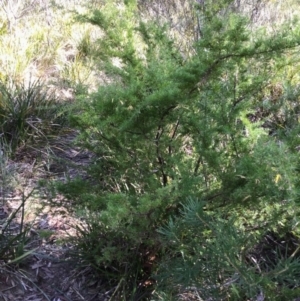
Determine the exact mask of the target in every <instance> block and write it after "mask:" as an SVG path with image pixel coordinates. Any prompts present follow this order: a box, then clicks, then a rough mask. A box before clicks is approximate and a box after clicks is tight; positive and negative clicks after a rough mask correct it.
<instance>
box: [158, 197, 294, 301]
mask: <svg viewBox="0 0 300 301" xmlns="http://www.w3.org/2000/svg"><path fill="white" fill-rule="evenodd" d="M236 218H238V217H236ZM239 227H240V223H239V222H238V223H237V220H236V219H229V220H228V219H223V218H220V217H219V216H218V214H217V213H216V212H210V211H209V210H207V202H205V201H199V200H193V199H190V200H188V201H187V202H185V204H183V205H182V210H181V214H180V216H178V217H176V218H174V219H170V221H169V223H168V224H167V225H166V226H165V227H163V228H161V229H160V230H159V232H160V233H161V234H162V235H163V238H162V239H163V241H164V242H165V243H166V244H167V245H168V247H167V250H168V252H167V253H166V256H165V258H164V259H163V260H162V261H161V264H160V268H159V269H158V272H157V280H158V283H159V285H158V287H160V288H159V289H158V295H159V292H160V291H162V292H169V293H171V292H172V291H173V294H178V293H179V292H180V290H181V291H182V290H185V289H186V288H188V287H194V289H195V290H196V291H197V292H198V294H199V295H200V297H201V298H204V299H206V298H211V297H213V298H217V299H221V300H244V299H248V298H257V297H258V296H259V295H260V294H261V295H262V296H264V298H266V300H291V298H292V297H296V296H297V294H299V286H300V281H299V267H300V258H299V254H298V251H299V238H298V237H295V238H293V237H291V236H288V235H287V234H285V237H280V236H278V235H277V234H274V233H270V232H269V233H268V232H267V231H268V230H267V228H266V227H264V228H261V230H260V231H249V229H248V228H247V229H246V230H242V229H241V228H239ZM293 240H294V243H295V242H297V241H298V243H296V244H294V243H293ZM170 288H171V290H170ZM176 288H177V289H176Z"/></svg>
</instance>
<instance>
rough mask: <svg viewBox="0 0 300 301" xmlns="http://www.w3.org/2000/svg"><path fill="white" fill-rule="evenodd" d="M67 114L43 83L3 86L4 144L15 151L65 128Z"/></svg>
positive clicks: (1, 117) (0, 86)
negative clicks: (62, 127) (63, 123)
mask: <svg viewBox="0 0 300 301" xmlns="http://www.w3.org/2000/svg"><path fill="white" fill-rule="evenodd" d="M62 116H63V111H62V110H61V106H60V105H59V103H58V102H57V100H56V98H55V97H54V95H51V94H49V92H48V91H46V89H45V87H44V86H43V84H42V83H41V82H40V81H30V82H29V83H28V84H25V83H23V84H19V83H17V82H9V81H7V82H1V83H0V129H1V141H2V145H6V146H9V148H8V149H11V151H12V152H14V151H15V150H16V149H17V147H18V146H21V145H25V144H28V143H36V142H37V141H41V140H44V141H45V140H47V138H48V137H49V136H50V135H52V134H54V133H55V132H58V131H59V130H60V128H61V126H62V121H63V117H62Z"/></svg>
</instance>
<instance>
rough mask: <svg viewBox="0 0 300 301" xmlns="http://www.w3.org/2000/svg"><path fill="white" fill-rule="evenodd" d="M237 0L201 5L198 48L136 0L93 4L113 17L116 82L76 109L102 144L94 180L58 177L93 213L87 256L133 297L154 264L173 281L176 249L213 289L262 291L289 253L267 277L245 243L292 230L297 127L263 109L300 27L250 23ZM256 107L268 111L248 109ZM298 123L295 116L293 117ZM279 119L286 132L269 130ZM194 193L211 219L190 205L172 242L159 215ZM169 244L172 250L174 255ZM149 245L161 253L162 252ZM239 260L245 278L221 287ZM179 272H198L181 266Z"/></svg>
mask: <svg viewBox="0 0 300 301" xmlns="http://www.w3.org/2000/svg"><path fill="white" fill-rule="evenodd" d="M228 2H230V1H217V2H216V3H215V2H214V3H213V4H211V6H209V5H208V7H207V10H202V9H199V11H198V13H199V15H201V17H202V21H203V26H202V28H201V30H202V31H201V34H202V36H201V39H199V41H198V42H197V43H195V45H194V55H192V56H191V57H190V58H189V59H187V60H184V59H183V57H182V55H181V53H180V50H179V49H178V47H176V43H174V41H173V40H172V39H171V38H170V36H169V35H168V30H167V26H166V27H163V28H162V27H159V26H157V25H156V24H154V23H153V22H147V23H146V22H143V21H142V20H141V19H140V18H139V16H138V12H137V8H136V5H135V1H126V2H125V3H126V5H125V4H124V6H122V5H121V4H120V5H119V6H116V5H114V4H115V3H113V2H109V1H108V2H107V3H106V4H105V5H104V6H103V9H102V10H101V11H94V12H91V14H90V15H87V16H83V18H82V19H84V20H87V21H89V22H91V23H92V24H94V25H97V26H99V27H100V28H101V29H102V31H103V38H102V39H101V40H100V41H99V47H95V49H98V51H99V59H100V60H101V62H100V63H99V65H100V67H102V68H103V70H104V72H105V75H106V77H107V85H105V86H100V87H99V89H98V91H97V92H96V93H94V94H91V95H83V96H82V97H81V98H80V100H79V104H78V107H77V110H78V111H77V112H75V113H74V115H73V116H72V122H73V125H75V126H76V127H77V128H78V130H79V131H80V136H79V138H78V143H79V145H81V146H82V147H85V148H87V149H88V150H90V151H91V152H93V153H94V154H95V160H94V161H93V163H92V164H91V166H90V168H89V171H88V172H89V176H90V186H86V187H84V186H83V187H76V186H77V185H78V183H79V182H77V183H75V184H74V183H69V184H67V185H66V186H65V187H64V186H61V185H60V187H59V188H60V191H62V192H65V195H66V196H67V197H68V198H70V199H73V200H74V201H75V203H77V206H78V210H79V212H80V213H81V214H82V213H85V214H84V216H85V220H86V224H87V227H84V228H78V231H79V234H80V236H79V238H77V239H75V242H76V245H77V248H78V249H77V253H78V254H80V258H81V261H82V262H84V263H85V264H90V265H92V266H93V267H95V268H96V269H98V270H99V271H101V272H102V273H103V274H104V275H103V277H107V279H109V280H110V281H112V282H115V283H120V282H122V283H123V281H124V282H125V283H126V284H129V283H130V285H129V286H130V287H131V292H130V290H129V291H128V290H127V289H126V288H124V287H123V288H124V290H122V294H123V298H124V299H126V298H129V299H130V298H132V296H133V295H132V291H133V289H132V288H133V287H134V285H136V286H137V287H138V283H145V277H146V278H148V280H147V281H150V282H151V281H152V280H151V273H152V274H155V271H156V268H157V262H156V261H160V260H162V261H161V262H160V266H161V267H163V268H165V271H166V273H167V274H168V273H170V274H169V276H168V275H167V276H166V279H167V280H168V281H169V282H168V284H169V285H171V284H172V282H173V278H174V277H175V276H174V277H173V275H175V274H174V273H175V272H176V271H174V273H173V272H171V270H172V269H169V267H170V266H172V265H173V263H174V262H176V265H174V266H177V261H176V260H177V259H178V266H179V265H181V264H183V265H184V264H185V263H187V266H186V267H185V268H186V269H185V270H184V271H185V272H186V273H195V277H194V278H192V279H194V280H195V281H197V285H198V284H199V286H201V285H202V286H203V289H204V290H206V296H207V297H209V294H210V293H213V294H218V295H219V296H223V297H228V298H231V297H232V298H235V299H236V300H238V298H241V299H239V300H242V298H243V297H244V296H245V297H246V296H247V297H248V296H255V294H258V293H259V292H257V290H258V291H259V287H258V286H257V287H255V288H253V284H254V283H257V284H258V285H259V286H261V287H262V288H263V292H264V293H266V292H269V291H270V294H273V295H275V291H276V290H277V288H278V287H277V286H276V284H274V283H273V282H272V281H273V280H272V279H270V278H272V277H277V274H276V273H277V272H278V273H279V272H280V267H278V268H277V267H274V269H273V270H274V271H276V273H275V275H273V276H272V277H271V276H270V277H266V278H264V277H262V276H261V275H257V274H256V273H255V269H254V268H253V267H252V266H250V267H248V266H247V265H245V263H244V262H243V260H241V258H240V256H241V253H242V251H243V250H245V252H247V251H249V250H250V249H251V247H253V246H254V244H255V243H257V241H258V237H261V236H263V235H264V234H265V233H264V232H263V231H262V232H258V233H256V232H255V231H252V230H251V229H252V228H253V229H260V228H261V227H266V228H267V227H269V228H268V230H269V231H270V230H272V231H279V230H280V228H281V229H283V228H285V229H288V231H290V230H291V229H292V224H293V223H294V221H293V218H294V217H293V213H291V211H289V210H291V208H292V206H293V205H294V204H295V201H296V200H297V196H298V189H299V187H298V183H297V178H298V177H297V170H296V167H295V166H297V165H298V156H295V151H294V150H291V145H292V143H291V141H290V140H289V139H285V140H280V139H279V136H280V135H279V134H280V133H279V129H278V128H275V129H274V128H273V127H272V128H271V127H268V126H266V124H264V122H265V121H266V118H264V116H263V115H262V116H258V113H259V110H260V106H261V102H262V101H264V100H267V98H268V97H269V95H268V93H267V92H266V82H268V81H269V80H272V79H273V80H274V81H275V80H277V79H279V78H280V76H281V73H280V72H279V71H280V70H282V69H281V68H283V66H286V65H287V64H288V62H287V61H286V60H285V57H284V56H283V53H284V52H285V51H288V50H289V49H292V48H294V47H296V46H297V45H299V40H300V39H299V36H298V35H297V31H295V34H288V31H287V29H286V28H283V29H282V32H281V33H276V34H274V35H267V34H266V32H265V31H263V30H257V31H254V30H253V31H250V29H249V28H248V26H247V19H246V18H244V17H241V16H239V15H237V14H235V13H233V12H232V11H231V10H230V5H229V6H228ZM225 8H226V9H225ZM274 62H277V63H278V65H276V63H274ZM276 72H277V73H276ZM291 85H292V86H294V85H293V84H292V83H291ZM250 114H254V115H255V116H256V117H260V118H258V120H257V121H255V120H254V119H253V120H251V118H250ZM268 116H269V115H268ZM274 119H275V117H273V119H272V120H274ZM289 127H290V128H293V129H294V128H295V127H296V122H295V119H294V121H293V122H291V124H290V125H289ZM271 129H272V130H275V134H276V135H270V134H269V130H271ZM280 137H281V136H280ZM293 143H295V142H293ZM265 152H266V153H265ZM277 156H278V158H280V160H277ZM188 196H193V197H199V198H200V197H201V199H203V200H206V204H205V206H206V211H207V212H208V213H206V211H205V213H204V216H203V218H202V219H203V221H204V222H203V221H201V223H200V224H199V223H198V222H199V221H198V219H197V216H194V215H193V216H192V218H193V219H194V220H195V221H194V222H193V223H194V224H193V225H192V226H191V225H190V224H189V223H188V222H186V221H185V219H186V214H185V213H182V214H181V215H183V217H179V218H178V224H179V225H181V224H182V227H183V230H180V233H179V236H180V237H179V240H178V242H176V241H175V242H176V244H175V245H174V247H175V251H174V250H173V249H172V248H173V247H172V238H170V236H165V237H164V238H161V237H160V236H159V235H158V233H157V232H156V229H158V228H160V227H162V226H163V225H164V224H165V223H167V222H168V221H169V220H170V217H174V219H175V220H176V223H177V217H178V216H181V215H180V210H181V207H182V202H183V201H184V200H185V199H186V198H187V197H188ZM285 203H288V205H287V206H285ZM195 206H196V205H195ZM195 206H194V205H193V206H192V205H190V208H192V209H188V211H189V212H192V211H193V210H196V209H197V208H194V207H195ZM197 210H198V209H197ZM197 210H196V211H195V212H197ZM199 210H200V209H199ZM199 210H198V211H199ZM260 213H261V216H259V218H257V215H259V214H260ZM264 219H265V220H264ZM278 224H280V225H283V226H282V227H280V226H278ZM176 227H177V226H176ZM197 227H200V228H199V229H198V228H197ZM249 229H250V230H251V231H250V230H249ZM198 230H199V231H200V233H199V237H198V236H196V237H195V233H197V231H198ZM247 230H249V231H250V234H249V235H248V234H247V233H246V232H247ZM164 239H167V241H166V244H165V245H164V244H163V243H162V240H164ZM202 242H203V243H204V244H203V246H202V245H201V243H202ZM181 243H182V244H183V246H181ZM182 248H183V249H184V248H187V251H185V250H183V251H184V252H187V254H188V257H190V259H189V261H187V262H185V261H183V262H182V257H181V256H182V254H181V249H182ZM215 248H217V249H218V252H217V253H216V254H215V253H214V249H215ZM168 252H170V261H168V257H163V254H164V253H167V254H168ZM202 253H203V258H202V257H201V256H202ZM152 254H154V255H153V256H152ZM199 254H200V255H199ZM148 255H151V257H152V258H156V260H155V261H151V262H150V263H151V264H149V256H148ZM197 256H200V259H201V260H200V259H199V260H198V259H195V258H197ZM173 260H174V261H173ZM284 260H285V261H284ZM284 260H283V261H278V262H280V264H279V263H278V264H279V265H280V266H281V264H285V263H288V265H289V269H291V271H294V270H293V269H294V268H297V267H298V264H299V263H298V261H297V260H296V259H295V261H292V260H291V261H289V258H284ZM194 264H196V267H197V269H199V271H200V270H202V265H203V269H204V271H203V275H205V277H204V276H203V277H202V276H201V275H200V276H199V275H198V274H197V273H198V270H197V269H196V268H195V269H194ZM149 266H150V268H149ZM146 267H148V268H147V269H146ZM210 267H211V268H210ZM172 271H173V270H172ZM178 271H179V273H178V276H180V275H179V274H180V273H181V272H180V269H179V270H178ZM178 271H177V272H178ZM289 271H290V270H289ZM159 273H160V272H159ZM210 273H211V275H210ZM235 273H238V282H236V281H234V283H233V284H232V285H230V286H228V287H227V286H226V289H223V287H224V283H225V282H226V281H227V279H228V280H230V279H233V278H232V277H234V274H235ZM219 275H221V278H222V279H221V280H220V279H218V277H219ZM279 275H281V273H279ZM282 275H286V274H284V273H283V274H282ZM159 276H160V275H159V274H158V278H159ZM278 277H279V276H278ZM280 277H281V276H280ZM132 279H134V281H132ZM174 279H175V278H174ZM186 279H188V277H186ZM276 279H277V278H276ZM278 279H279V278H278ZM280 279H281V278H280ZM280 281H281V280H280ZM174 282H175V283H176V284H178V285H182V286H183V287H185V286H186V285H192V283H185V282H184V279H183V278H182V279H181V280H178V281H177V280H176V281H175V280H174ZM151 283H152V284H153V281H152V282H151ZM236 283H238V284H236ZM270 283H271V287H269V286H268V285H269V284H270ZM116 285H117V284H116ZM215 285H217V287H216V289H215V290H211V289H210V288H213V287H214V286H215ZM297 285H298V283H297ZM117 287H119V286H117ZM127 288H128V287H127ZM221 288H222V289H221Z"/></svg>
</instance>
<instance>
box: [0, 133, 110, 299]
mask: <svg viewBox="0 0 300 301" xmlns="http://www.w3.org/2000/svg"><path fill="white" fill-rule="evenodd" d="M73 138H74V135H73V134H72V135H71V137H70V135H69V136H68V137H67V139H64V141H70V142H71V141H72V139H73ZM91 157H92V155H91V154H90V153H88V152H86V151H82V150H80V149H78V148H76V147H73V146H72V144H71V143H69V144H66V143H65V142H64V145H63V146H62V145H60V144H59V142H56V143H55V144H54V145H52V146H50V147H48V146H47V148H43V149H40V150H32V149H31V150H24V149H23V150H21V151H20V152H19V153H18V154H17V155H16V157H15V159H14V160H8V159H7V160H6V161H5V162H4V160H2V161H3V162H2V163H3V164H1V166H0V167H1V170H0V171H2V172H1V175H0V176H1V177H0V180H1V185H0V186H1V187H0V189H1V191H0V196H1V200H2V201H1V202H0V230H1V232H0V249H1V243H4V242H5V241H6V239H7V238H8V237H10V238H11V237H15V236H16V235H18V234H19V233H20V228H21V225H23V226H22V229H26V238H27V241H26V245H25V246H24V248H23V252H22V254H26V255H27V256H24V258H22V259H21V260H19V261H18V262H12V263H11V262H7V261H5V260H3V259H2V258H1V257H0V300H4V301H44V300H45V301H79V300H86V301H93V300H101V301H106V300H110V298H111V296H112V294H113V292H114V290H115V288H112V289H110V290H108V291H107V289H105V287H107V284H106V285H105V283H103V282H102V281H101V279H98V278H96V277H94V276H93V274H92V272H91V269H90V268H89V267H88V266H85V267H80V268H79V267H78V265H77V262H74V261H72V260H71V258H70V255H69V254H70V252H71V251H72V250H73V249H74V246H73V245H72V244H71V243H70V242H68V240H66V239H67V238H68V237H70V236H74V235H76V229H75V226H76V225H78V223H80V222H81V221H80V219H79V218H76V217H74V215H73V214H71V213H70V212H68V209H67V208H66V207H64V206H61V205H60V204H61V202H60V201H61V200H62V198H61V197H60V196H57V195H56V196H55V197H54V198H53V196H51V195H50V194H49V193H48V192H47V191H43V189H41V188H38V187H39V184H38V183H39V181H40V180H44V181H46V182H48V181H51V180H56V181H65V179H66V177H68V178H72V177H75V176H78V175H79V176H83V177H84V176H85V173H84V171H83V170H82V168H81V167H82V166H86V165H87V164H88V163H89V161H90V160H91ZM0 159H1V158H0ZM55 202H57V206H53V204H54V203H55ZM22 204H23V205H24V212H23V214H22V210H23V205H22ZM16 212H17V214H15V213H16ZM8 221H9V226H8V227H7V223H8ZM16 248H17V247H16ZM16 252H17V251H16ZM26 252H28V253H26Z"/></svg>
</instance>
